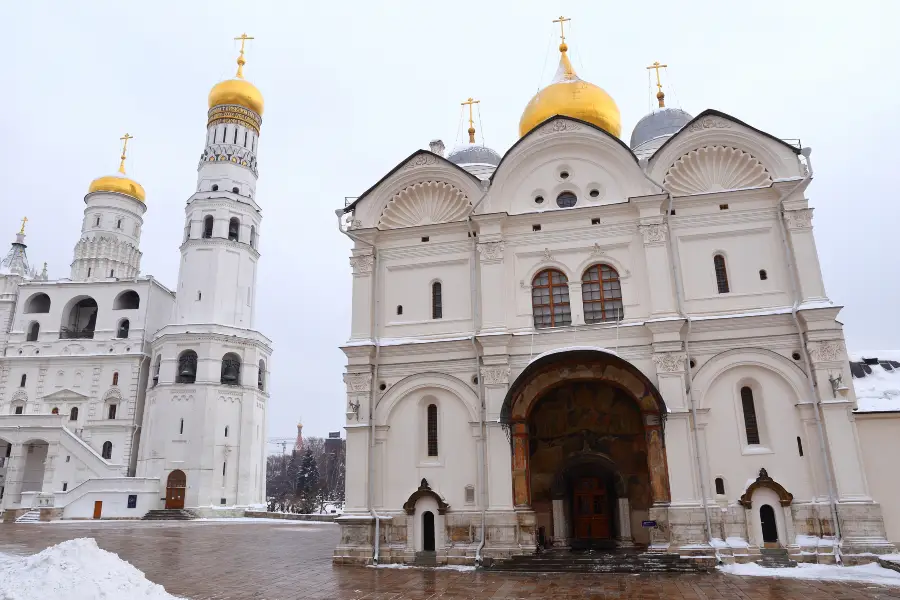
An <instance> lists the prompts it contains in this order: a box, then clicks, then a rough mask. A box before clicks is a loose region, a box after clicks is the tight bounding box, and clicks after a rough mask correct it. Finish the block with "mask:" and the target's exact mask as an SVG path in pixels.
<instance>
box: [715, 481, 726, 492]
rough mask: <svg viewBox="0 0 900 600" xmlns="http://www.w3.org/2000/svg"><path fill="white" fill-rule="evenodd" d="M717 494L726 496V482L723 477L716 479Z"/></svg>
mask: <svg viewBox="0 0 900 600" xmlns="http://www.w3.org/2000/svg"><path fill="white" fill-rule="evenodd" d="M716 493H717V494H719V495H720V496H724V495H725V480H724V479H722V478H721V477H716Z"/></svg>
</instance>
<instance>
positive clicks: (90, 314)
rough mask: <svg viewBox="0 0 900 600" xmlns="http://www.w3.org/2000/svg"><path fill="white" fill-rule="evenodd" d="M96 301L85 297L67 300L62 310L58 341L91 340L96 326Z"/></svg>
mask: <svg viewBox="0 0 900 600" xmlns="http://www.w3.org/2000/svg"><path fill="white" fill-rule="evenodd" d="M97 311H98V307H97V301H96V300H94V299H93V298H92V297H90V296H87V295H81V296H76V297H74V298H72V299H71V300H69V302H68V303H67V304H66V306H65V308H64V309H63V313H62V325H61V327H60V331H59V337H60V339H82V338H84V339H92V338H93V337H94V329H95V328H96V326H97Z"/></svg>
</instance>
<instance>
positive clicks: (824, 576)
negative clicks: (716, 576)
mask: <svg viewBox="0 0 900 600" xmlns="http://www.w3.org/2000/svg"><path fill="white" fill-rule="evenodd" d="M717 568H718V569H719V570H720V571H722V572H723V573H728V574H729V575H742V576H749V577H784V578H789V579H816V580H819V581H862V582H864V583H873V584H877V585H896V586H900V573H898V572H896V571H891V570H890V569H885V568H884V567H882V566H881V565H879V564H877V563H870V564H867V565H858V566H855V567H838V566H836V565H812V564H806V563H800V564H798V565H797V566H796V567H795V568H784V569H767V568H765V567H762V566H760V565H758V564H756V563H745V564H733V565H723V566H720V567H717Z"/></svg>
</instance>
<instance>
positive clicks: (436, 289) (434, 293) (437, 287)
mask: <svg viewBox="0 0 900 600" xmlns="http://www.w3.org/2000/svg"><path fill="white" fill-rule="evenodd" d="M443 317H444V306H443V300H442V298H441V282H440V281H435V282H434V283H432V284H431V318H432V319H442V318H443Z"/></svg>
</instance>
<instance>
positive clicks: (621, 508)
mask: <svg viewBox="0 0 900 600" xmlns="http://www.w3.org/2000/svg"><path fill="white" fill-rule="evenodd" d="M616 507H617V508H618V514H617V515H616V517H617V518H618V521H619V535H618V537H617V538H616V545H617V546H620V547H623V546H634V538H633V537H632V535H631V504H630V502H629V501H628V497H627V496H626V497H624V498H618V499H617V500H616Z"/></svg>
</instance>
